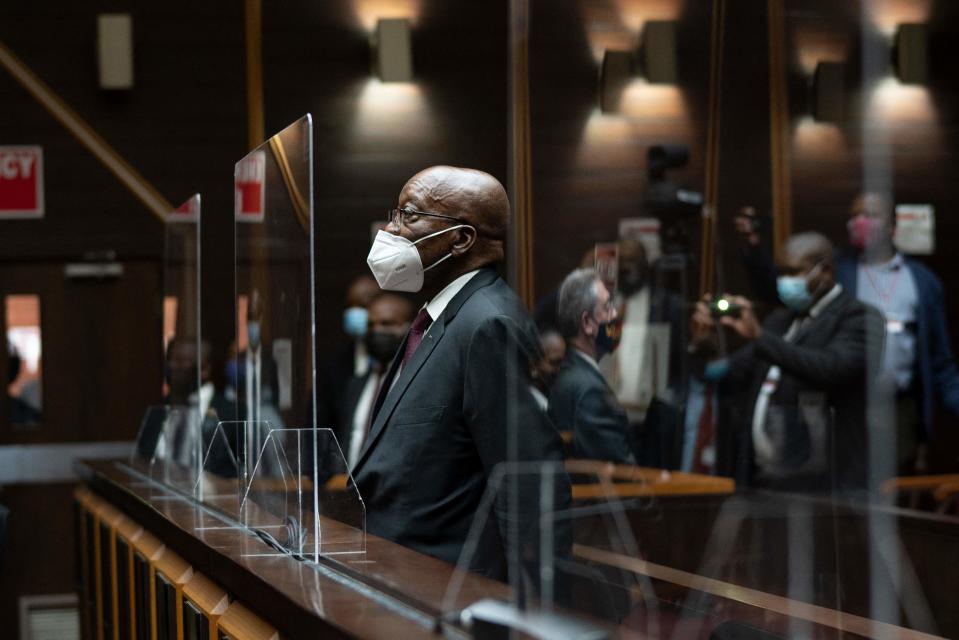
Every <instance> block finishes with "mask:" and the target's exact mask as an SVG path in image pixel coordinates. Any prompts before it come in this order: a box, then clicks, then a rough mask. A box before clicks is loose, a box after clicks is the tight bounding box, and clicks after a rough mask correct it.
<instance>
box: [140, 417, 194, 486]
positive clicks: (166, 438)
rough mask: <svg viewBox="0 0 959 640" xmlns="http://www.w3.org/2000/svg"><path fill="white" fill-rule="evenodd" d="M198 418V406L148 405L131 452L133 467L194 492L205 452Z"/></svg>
mask: <svg viewBox="0 0 959 640" xmlns="http://www.w3.org/2000/svg"><path fill="white" fill-rule="evenodd" d="M198 421H199V418H198V415H197V410H196V408H195V407H186V406H171V405H158V406H153V407H149V408H148V409H147V410H146V412H145V414H144V417H143V420H142V422H141V423H140V431H139V433H138V434H137V440H136V445H135V446H134V449H133V453H132V454H131V464H132V465H133V467H134V468H135V469H137V470H138V471H140V472H141V473H144V474H146V475H147V476H148V477H149V478H150V480H152V481H154V482H157V483H160V484H163V485H166V486H167V487H169V488H171V489H174V490H176V491H177V492H179V493H182V494H187V495H192V494H193V491H194V487H195V485H196V479H197V469H199V468H200V459H199V452H201V451H202V443H201V442H198V441H197V440H198V438H199V430H198V429H197V423H198Z"/></svg>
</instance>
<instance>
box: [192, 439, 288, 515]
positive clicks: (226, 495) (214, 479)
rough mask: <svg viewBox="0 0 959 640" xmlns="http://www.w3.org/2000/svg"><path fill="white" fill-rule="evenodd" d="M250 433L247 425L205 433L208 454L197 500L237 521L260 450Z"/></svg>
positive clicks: (200, 476)
mask: <svg viewBox="0 0 959 640" xmlns="http://www.w3.org/2000/svg"><path fill="white" fill-rule="evenodd" d="M259 430H261V431H262V432H263V433H269V430H270V426H269V425H268V424H265V425H262V426H261V427H260V429H259ZM249 432H250V426H249V425H248V424H247V423H246V422H243V421H229V422H220V423H219V424H217V425H216V428H215V429H214V430H213V431H212V432H206V431H204V433H203V450H204V452H205V453H204V456H203V465H202V470H201V473H200V474H199V476H198V477H197V485H196V490H195V491H194V494H195V495H196V498H197V500H199V501H201V502H203V503H204V504H206V505H208V506H210V507H212V508H215V509H217V510H219V511H221V512H222V513H224V514H225V515H226V516H227V517H229V518H230V519H232V520H235V521H239V519H240V517H239V516H240V504H241V502H242V501H243V495H244V494H245V493H246V488H247V486H248V485H249V481H250V476H251V474H252V471H253V466H254V464H255V461H256V457H257V455H258V453H259V450H260V447H259V446H257V442H258V440H256V439H255V438H250V437H249V436H248V434H249ZM251 443H252V445H253V447H252V448H251V447H250V446H249V445H250V444H251Z"/></svg>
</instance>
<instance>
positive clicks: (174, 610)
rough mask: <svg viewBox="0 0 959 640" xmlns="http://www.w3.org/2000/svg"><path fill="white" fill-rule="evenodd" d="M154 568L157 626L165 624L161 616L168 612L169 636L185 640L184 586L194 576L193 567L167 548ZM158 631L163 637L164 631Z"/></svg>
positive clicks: (167, 625) (167, 626) (154, 563)
mask: <svg viewBox="0 0 959 640" xmlns="http://www.w3.org/2000/svg"><path fill="white" fill-rule="evenodd" d="M153 569H154V584H155V585H156V586H157V589H158V591H157V592H156V593H155V594H154V597H155V599H156V602H157V628H158V629H160V628H161V627H163V626H164V621H162V620H160V616H162V614H163V613H166V614H167V615H166V621H165V623H166V627H165V628H166V632H167V634H169V635H168V637H172V638H176V640H183V587H184V585H186V583H188V582H189V581H190V578H192V577H193V567H191V566H190V565H189V564H188V563H187V562H186V560H184V559H183V558H181V557H180V556H178V555H177V554H175V553H173V552H172V551H171V550H170V549H165V550H164V552H163V553H162V554H161V555H160V557H159V558H157V559H156V560H155V561H154V562H153ZM161 588H162V589H165V590H166V593H165V594H164V593H161V592H160V591H159V589H161ZM161 605H162V606H161ZM170 627H172V629H171V628H170ZM157 633H158V636H160V637H163V634H162V632H160V631H158V632H157Z"/></svg>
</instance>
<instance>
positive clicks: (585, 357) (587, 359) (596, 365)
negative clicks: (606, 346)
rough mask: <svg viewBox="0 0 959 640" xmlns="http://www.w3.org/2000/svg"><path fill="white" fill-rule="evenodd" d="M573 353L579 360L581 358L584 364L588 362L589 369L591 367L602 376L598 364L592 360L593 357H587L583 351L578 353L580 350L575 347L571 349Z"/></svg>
mask: <svg viewBox="0 0 959 640" xmlns="http://www.w3.org/2000/svg"><path fill="white" fill-rule="evenodd" d="M573 353H575V354H576V355H578V356H579V357H580V358H582V359H583V360H585V361H586V362H588V363H589V364H590V366H591V367H593V368H594V369H596V371H599V372H600V374H602V371H600V369H599V363H598V362H596V360H595V358H593V356H591V355H589V354H588V353H586V352H585V351H580V350H579V349H577V348H576V347H573Z"/></svg>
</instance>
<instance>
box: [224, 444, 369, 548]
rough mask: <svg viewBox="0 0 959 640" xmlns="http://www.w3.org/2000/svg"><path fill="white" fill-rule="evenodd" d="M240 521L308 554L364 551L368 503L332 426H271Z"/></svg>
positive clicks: (279, 543) (280, 544)
mask: <svg viewBox="0 0 959 640" xmlns="http://www.w3.org/2000/svg"><path fill="white" fill-rule="evenodd" d="M314 451H317V452H319V459H314ZM315 460H316V463H314V461H315ZM321 466H322V467H324V468H325V470H326V471H325V472H323V473H321V472H319V471H318V469H319V468H320V467H321ZM318 473H320V475H317V474H318ZM316 477H319V478H320V481H319V482H314V480H313V478H316ZM240 522H241V523H242V524H243V525H244V526H246V527H248V528H249V529H251V530H254V531H255V532H257V534H258V535H260V536H261V537H263V538H264V539H265V540H267V541H268V542H269V544H271V545H273V546H274V547H276V548H277V549H278V550H281V551H283V552H288V553H292V554H296V555H298V556H303V557H305V558H310V559H314V560H315V559H316V557H317V556H319V555H330V556H335V555H346V554H357V553H363V552H364V551H365V550H366V512H365V507H364V505H363V501H362V499H361V498H360V496H359V493H358V492H357V491H356V488H355V486H354V485H353V482H352V479H351V478H350V476H349V474H348V472H347V466H346V460H345V458H344V456H343V452H342V451H341V449H340V447H339V444H338V443H337V441H336V437H335V435H334V434H333V432H332V430H330V429H315V430H314V429H273V430H271V431H269V433H268V434H267V435H266V439H265V441H264V442H263V446H262V447H261V448H260V450H259V455H258V456H257V460H256V463H255V465H254V468H253V472H252V474H251V476H250V481H249V483H248V485H247V487H246V490H245V492H244V494H243V496H242V500H241V503H240Z"/></svg>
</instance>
